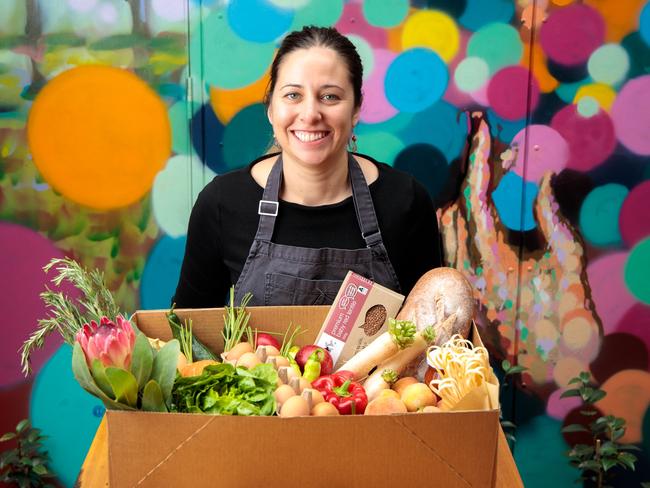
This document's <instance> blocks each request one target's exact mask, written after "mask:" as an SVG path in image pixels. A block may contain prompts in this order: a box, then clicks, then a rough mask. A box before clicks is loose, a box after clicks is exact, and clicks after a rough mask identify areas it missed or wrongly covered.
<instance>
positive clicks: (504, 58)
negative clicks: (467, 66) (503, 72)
mask: <svg viewBox="0 0 650 488" xmlns="http://www.w3.org/2000/svg"><path fill="white" fill-rule="evenodd" d="M523 52H524V48H523V45H522V43H521V38H520V37H519V32H517V29H515V28H514V27H513V26H511V25H509V24H502V23H494V24H489V25H486V26H485V27H482V28H481V29H479V30H478V31H476V32H475V33H474V34H473V35H472V37H471V38H470V39H469V42H468V44H467V57H476V58H481V59H483V60H484V61H485V62H486V63H487V65H488V66H489V67H490V73H496V72H497V71H499V70H500V69H501V68H504V67H506V66H511V65H517V64H519V62H520V61H521V55H522V54H523Z"/></svg>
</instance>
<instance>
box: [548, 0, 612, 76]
mask: <svg viewBox="0 0 650 488" xmlns="http://www.w3.org/2000/svg"><path fill="white" fill-rule="evenodd" d="M604 40H605V21H604V20H603V18H602V17H601V16H600V13H598V11H597V10H595V9H593V8H591V7H588V6H587V5H582V4H577V3H576V4H573V5H570V6H568V7H564V8H559V9H556V10H553V11H552V12H551V14H550V15H549V17H548V19H546V22H544V23H543V24H542V27H541V29H540V33H539V41H540V44H541V46H542V49H543V50H544V52H545V53H546V55H547V56H548V57H549V58H550V59H552V60H553V61H555V62H557V63H560V64H564V65H568V66H573V65H576V64H581V63H584V62H586V61H587V60H588V59H589V56H590V55H591V53H592V52H594V51H595V50H596V49H597V48H598V47H599V46H600V45H601V44H602V43H603V42H604Z"/></svg>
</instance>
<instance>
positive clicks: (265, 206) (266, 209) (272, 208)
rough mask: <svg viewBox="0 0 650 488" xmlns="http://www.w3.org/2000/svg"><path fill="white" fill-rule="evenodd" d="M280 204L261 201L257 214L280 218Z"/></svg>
mask: <svg viewBox="0 0 650 488" xmlns="http://www.w3.org/2000/svg"><path fill="white" fill-rule="evenodd" d="M278 207H279V204H278V202H274V201H272V200H260V203H259V205H258V207H257V213H258V214H260V215H268V216H270V217H277V216H278Z"/></svg>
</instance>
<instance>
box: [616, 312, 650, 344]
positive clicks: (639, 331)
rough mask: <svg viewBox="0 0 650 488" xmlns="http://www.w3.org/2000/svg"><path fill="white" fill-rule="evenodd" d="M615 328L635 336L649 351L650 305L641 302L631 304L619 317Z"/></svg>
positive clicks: (617, 330)
mask: <svg viewBox="0 0 650 488" xmlns="http://www.w3.org/2000/svg"><path fill="white" fill-rule="evenodd" d="M615 330H616V332H623V333H626V334H630V335H633V336H634V337H637V338H638V339H640V340H642V341H643V343H644V344H645V346H646V348H647V350H648V351H650V306H648V305H644V304H643V303H635V304H634V305H632V306H631V307H630V309H629V310H628V311H627V312H625V315H623V316H622V317H621V319H620V320H619V322H618V324H617V325H616V329H615Z"/></svg>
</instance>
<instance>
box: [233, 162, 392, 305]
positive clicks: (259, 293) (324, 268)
mask: <svg viewBox="0 0 650 488" xmlns="http://www.w3.org/2000/svg"><path fill="white" fill-rule="evenodd" d="M348 175H349V178H350V186H351V187H352V199H353V202H354V208H355V211H356V214H357V220H358V222H359V228H360V229H361V236H362V237H363V239H364V240H365V242H366V247H365V248H363V249H333V248H321V249H314V248H308V247H297V246H289V245H283V244H274V243H273V242H271V238H272V236H273V228H274V226H275V218H276V216H277V214H278V208H279V195H280V187H281V186H282V156H281V155H280V156H279V157H278V160H277V162H276V163H275V164H274V165H273V168H272V169H271V172H270V174H269V177H268V180H267V182H266V187H265V188H264V194H263V196H262V200H260V203H259V207H258V213H259V214H260V222H259V225H258V227H257V233H256V234H255V239H254V240H253V245H252V246H251V249H250V251H249V253H248V258H247V259H246V263H245V264H244V268H243V269H242V272H241V275H240V276H239V279H238V280H237V284H236V285H235V301H236V303H240V301H241V299H242V297H243V295H244V294H245V293H247V292H251V293H252V294H253V298H252V299H251V301H250V305H329V304H331V303H332V302H333V301H334V299H335V298H336V294H337V292H338V290H339V288H340V286H341V284H342V282H343V279H344V278H345V275H346V274H347V272H348V271H349V270H351V271H354V272H355V273H357V274H360V275H362V276H364V277H366V278H368V279H370V280H372V281H374V282H375V283H379V284H380V285H383V286H386V287H387V288H390V289H392V290H394V291H398V292H399V291H400V286H399V281H398V280H397V275H396V274H395V270H394V269H393V265H392V264H391V263H390V260H389V259H388V253H387V252H386V248H385V247H384V242H383V240H382V238H381V233H380V232H379V225H378V223H377V216H376V215H375V207H374V206H373V204H372V197H371V196H370V189H369V188H368V185H367V184H366V180H365V178H364V176H363V172H362V171H361V167H360V166H359V163H357V161H356V160H355V159H354V158H353V157H352V155H351V154H350V153H348Z"/></svg>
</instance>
